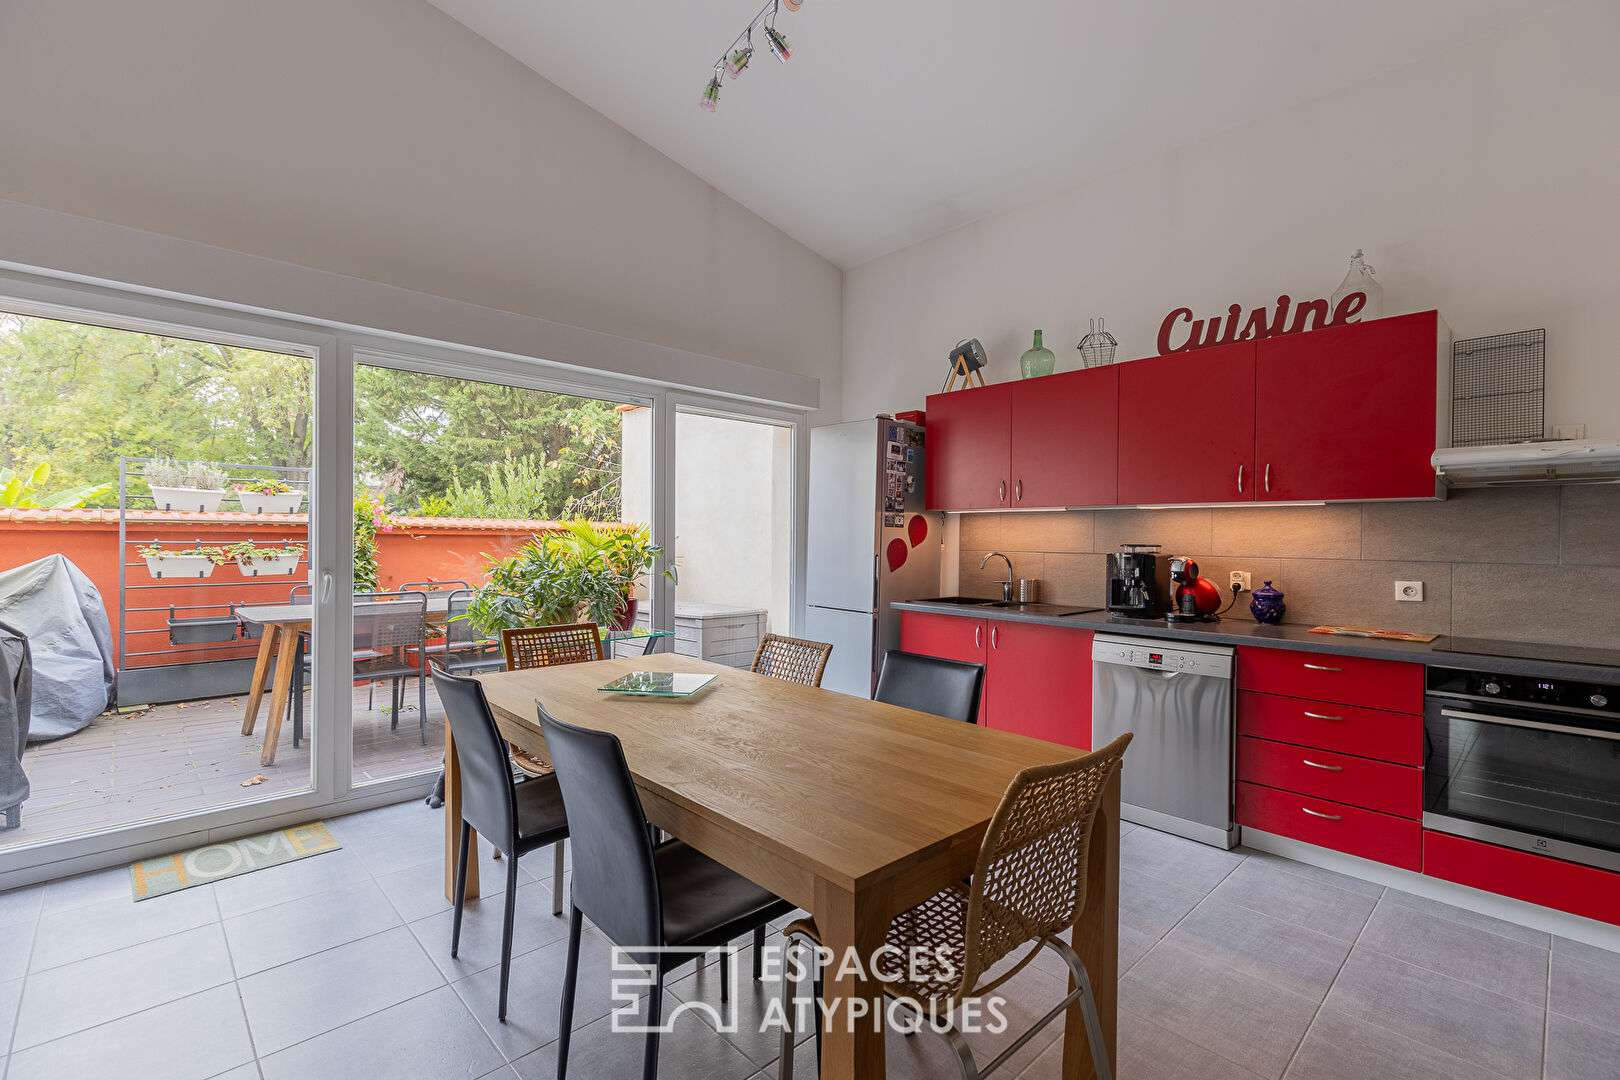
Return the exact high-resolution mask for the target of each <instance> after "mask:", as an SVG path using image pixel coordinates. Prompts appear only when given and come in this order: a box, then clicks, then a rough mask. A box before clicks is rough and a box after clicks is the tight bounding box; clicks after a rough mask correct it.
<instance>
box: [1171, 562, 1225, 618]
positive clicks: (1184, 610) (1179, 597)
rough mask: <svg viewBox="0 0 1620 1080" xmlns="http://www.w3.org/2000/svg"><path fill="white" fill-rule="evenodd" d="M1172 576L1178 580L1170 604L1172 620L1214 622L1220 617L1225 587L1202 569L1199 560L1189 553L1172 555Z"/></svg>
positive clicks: (1174, 579) (1172, 578)
mask: <svg viewBox="0 0 1620 1080" xmlns="http://www.w3.org/2000/svg"><path fill="white" fill-rule="evenodd" d="M1170 580H1171V581H1173V582H1175V583H1176V591H1175V596H1174V598H1173V599H1172V601H1171V604H1170V616H1169V618H1170V621H1171V622H1213V621H1214V620H1216V619H1218V618H1220V616H1219V615H1217V614H1216V612H1217V611H1218V610H1219V608H1220V606H1221V590H1219V589H1217V588H1216V587H1215V583H1214V582H1212V581H1210V580H1209V578H1207V577H1204V576H1202V575H1201V574H1199V573H1198V563H1197V561H1196V560H1194V559H1190V558H1188V557H1187V556H1185V555H1177V556H1176V557H1175V558H1173V559H1171V560H1170ZM1234 596H1235V594H1234Z"/></svg>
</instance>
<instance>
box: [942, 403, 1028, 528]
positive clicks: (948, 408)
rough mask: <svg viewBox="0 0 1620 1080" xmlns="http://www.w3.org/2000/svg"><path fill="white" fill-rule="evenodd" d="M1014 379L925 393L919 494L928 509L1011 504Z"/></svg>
mask: <svg viewBox="0 0 1620 1080" xmlns="http://www.w3.org/2000/svg"><path fill="white" fill-rule="evenodd" d="M1015 385H1016V384H1014V383H997V384H996V385H994V386H985V387H975V388H974V389H972V390H953V391H951V392H950V393H948V394H933V395H930V396H929V398H928V401H927V410H928V432H927V435H928V454H927V460H926V461H925V462H924V465H923V468H924V484H925V490H924V493H923V495H924V499H925V501H926V503H927V506H928V509H930V510H996V509H1000V508H1002V507H1005V506H1010V505H1012V481H1011V480H1010V479H1009V474H1010V473H1011V471H1012V468H1011V455H1012V421H1013V412H1012V402H1013V388H1014V386H1015Z"/></svg>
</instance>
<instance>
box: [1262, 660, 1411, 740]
mask: <svg viewBox="0 0 1620 1080" xmlns="http://www.w3.org/2000/svg"><path fill="white" fill-rule="evenodd" d="M1237 688H1238V689H1239V690H1257V691H1260V692H1261V693H1265V694H1284V695H1287V696H1288V697H1296V698H1309V699H1311V700H1313V701H1331V702H1337V703H1338V704H1341V705H1358V706H1360V707H1362V708H1364V709H1382V710H1385V711H1387V712H1404V713H1421V712H1423V665H1422V664H1416V663H1407V662H1406V661H1403V660H1376V659H1372V658H1369V657H1365V656H1336V655H1333V654H1331V653H1311V652H1301V651H1297V650H1294V649H1271V648H1265V647H1256V646H1252V645H1239V646H1238V650H1237ZM1296 741H1297V740H1296ZM1351 752H1352V753H1356V752H1357V751H1354V750H1352V751H1351ZM1369 756H1371V755H1369Z"/></svg>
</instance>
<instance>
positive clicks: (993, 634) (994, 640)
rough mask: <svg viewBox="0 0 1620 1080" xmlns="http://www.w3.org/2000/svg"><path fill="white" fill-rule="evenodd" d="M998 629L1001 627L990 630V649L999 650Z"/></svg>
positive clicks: (993, 627)
mask: <svg viewBox="0 0 1620 1080" xmlns="http://www.w3.org/2000/svg"><path fill="white" fill-rule="evenodd" d="M1000 629H1001V627H999V626H992V627H991V628H990V647H991V648H992V649H999V648H1001V638H1000V636H999V635H998V631H999V630H1000Z"/></svg>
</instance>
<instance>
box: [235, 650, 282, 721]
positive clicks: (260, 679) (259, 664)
mask: <svg viewBox="0 0 1620 1080" xmlns="http://www.w3.org/2000/svg"><path fill="white" fill-rule="evenodd" d="M280 632H281V627H280V626H277V625H276V624H275V623H269V624H268V625H266V626H265V627H264V632H263V633H261V634H260V635H259V656H258V659H256V660H254V661H253V682H252V683H251V684H250V686H249V689H248V703H247V712H246V713H244V714H243V715H242V734H244V735H251V734H253V725H254V724H255V723H257V722H258V719H259V703H260V702H261V701H263V700H264V682H265V679H266V678H267V677H269V675H270V656H271V654H272V653H274V652H275V651H276V635H277V634H278V633H280Z"/></svg>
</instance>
